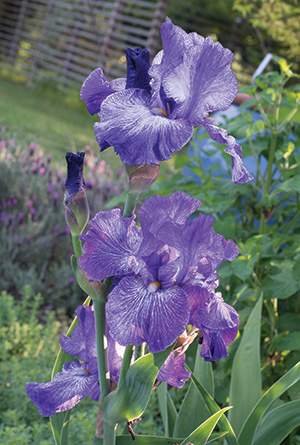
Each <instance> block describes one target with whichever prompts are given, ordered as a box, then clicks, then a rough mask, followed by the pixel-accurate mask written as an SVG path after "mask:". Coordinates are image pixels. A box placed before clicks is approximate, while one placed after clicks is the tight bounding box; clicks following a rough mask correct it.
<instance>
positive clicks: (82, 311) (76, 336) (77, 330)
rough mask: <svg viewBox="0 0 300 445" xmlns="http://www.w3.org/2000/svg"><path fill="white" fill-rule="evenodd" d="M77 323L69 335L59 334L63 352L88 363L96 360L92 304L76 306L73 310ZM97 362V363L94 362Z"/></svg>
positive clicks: (92, 370)
mask: <svg viewBox="0 0 300 445" xmlns="http://www.w3.org/2000/svg"><path fill="white" fill-rule="evenodd" d="M75 315H77V317H78V321H79V324H78V325H76V326H75V327H74V330H73V332H72V335H71V337H67V336H66V335H63V334H61V336H60V344H61V347H62V349H63V351H64V352H66V353H67V354H70V355H73V356H74V357H78V358H79V360H83V361H85V362H88V363H89V369H90V371H91V372H92V373H93V372H95V373H97V369H96V370H94V369H91V362H94V361H95V360H97V349H96V334H95V316H94V307H93V306H78V307H77V309H76V310H75ZM96 364H97V363H96Z"/></svg>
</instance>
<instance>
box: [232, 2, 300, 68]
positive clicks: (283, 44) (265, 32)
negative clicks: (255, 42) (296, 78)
mask: <svg viewBox="0 0 300 445" xmlns="http://www.w3.org/2000/svg"><path fill="white" fill-rule="evenodd" d="M234 10H236V11H238V12H240V13H241V14H242V16H243V17H244V18H246V19H247V20H248V21H249V23H251V25H252V26H253V27H254V28H255V29H256V30H257V32H259V37H260V41H261V45H262V49H265V48H266V47H267V48H268V50H269V51H270V52H273V49H272V46H271V45H272V43H273V46H277V48H278V46H279V50H280V54H281V55H282V56H284V57H285V58H286V59H288V60H289V61H294V62H297V63H298V64H299V62H300V58H299V54H300V43H299V15H300V7H299V4H298V3H297V2H296V1H294V0H285V1H281V0H263V1H262V0H251V1H249V0H235V1H234ZM270 41H271V42H272V43H270ZM278 44H279V45H278Z"/></svg>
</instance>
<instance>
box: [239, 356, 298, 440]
mask: <svg viewBox="0 0 300 445" xmlns="http://www.w3.org/2000/svg"><path fill="white" fill-rule="evenodd" d="M299 379H300V362H299V363H297V364H296V365H295V366H293V368H291V369H290V370H289V371H288V372H287V373H286V374H284V375H283V376H282V377H281V378H280V379H279V380H277V382H275V383H274V385H272V386H271V388H269V389H268V390H267V391H266V392H265V394H264V395H263V396H262V397H261V399H260V400H259V401H258V403H257V404H256V406H255V407H254V408H253V410H252V411H251V413H250V415H249V417H248V418H247V420H246V422H245V424H244V426H243V428H242V430H241V432H240V435H239V438H238V439H239V443H240V445H250V444H252V443H253V442H252V440H253V437H254V434H255V430H256V428H257V426H258V424H259V422H260V420H261V419H262V417H263V415H264V413H265V411H266V410H267V409H268V407H269V406H270V405H271V404H272V403H273V402H274V401H275V400H276V399H278V397H280V396H281V395H282V394H283V393H284V392H285V391H286V390H287V389H289V388H290V387H291V386H293V385H294V384H295V383H296V382H298V380H299Z"/></svg>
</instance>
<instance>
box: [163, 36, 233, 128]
mask: <svg viewBox="0 0 300 445" xmlns="http://www.w3.org/2000/svg"><path fill="white" fill-rule="evenodd" d="M189 39H190V40H192V45H190V46H189V48H187V49H186V51H185V54H184V58H183V61H182V63H181V64H179V65H178V66H176V67H175V68H174V69H173V70H170V71H168V72H167V73H166V74H165V75H164V76H163V77H162V86H163V88H164V92H165V94H166V95H167V97H172V98H173V99H174V100H175V102H176V103H177V104H179V106H178V107H177V108H174V112H173V113H172V114H171V116H170V117H171V118H177V119H178V118H184V119H187V120H188V121H189V122H191V123H192V124H193V125H194V126H197V125H199V124H200V123H201V121H202V120H203V119H204V118H206V117H207V116H208V113H210V112H212V111H216V110H226V109H227V108H228V107H229V105H230V104H231V103H232V102H233V100H234V99H235V96H236V94H237V92H238V82H237V80H236V77H235V75H234V73H233V72H232V70H231V62H232V60H233V57H234V55H233V53H232V52H231V51H230V50H229V49H225V48H223V46H222V45H221V44H220V43H219V42H214V41H213V40H212V38H211V37H207V38H206V39H204V38H203V37H201V36H199V35H198V34H196V33H193V34H190V35H189Z"/></svg>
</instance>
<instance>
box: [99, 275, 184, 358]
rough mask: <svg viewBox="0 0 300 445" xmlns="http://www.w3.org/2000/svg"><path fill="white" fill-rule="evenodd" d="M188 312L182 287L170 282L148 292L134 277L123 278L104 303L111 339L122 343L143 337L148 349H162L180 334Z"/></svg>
mask: <svg viewBox="0 0 300 445" xmlns="http://www.w3.org/2000/svg"><path fill="white" fill-rule="evenodd" d="M149 284H150V283H149ZM189 312H190V309H189V301H188V298H187V295H186V293H185V292H184V290H182V289H180V288H179V287H177V286H173V287H170V288H168V289H158V290H156V291H155V292H151V291H150V290H149V288H148V286H145V285H144V283H143V282H142V280H141V279H139V278H135V277H125V278H123V279H122V280H121V281H120V283H119V284H118V286H116V287H115V288H114V289H113V291H112V292H111V294H110V298H109V301H108V303H107V321H108V324H109V327H110V334H111V336H112V337H113V338H114V340H115V341H117V342H118V343H119V344H121V345H124V346H125V345H129V344H131V345H135V346H137V345H139V344H141V343H142V342H143V341H146V342H147V343H148V345H149V351H150V352H159V351H163V350H165V349H166V348H167V347H168V346H170V345H171V344H172V343H173V342H174V341H175V340H176V338H178V337H179V335H181V334H182V332H183V331H184V329H185V327H186V324H187V321H188V319H189Z"/></svg>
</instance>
